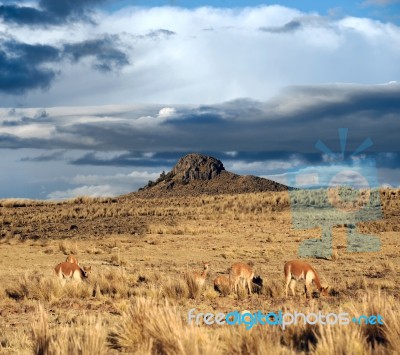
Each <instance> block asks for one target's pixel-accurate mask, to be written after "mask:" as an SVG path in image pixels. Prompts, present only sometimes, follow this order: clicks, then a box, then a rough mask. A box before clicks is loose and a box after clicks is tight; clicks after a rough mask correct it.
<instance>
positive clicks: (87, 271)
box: [81, 266, 92, 278]
mask: <svg viewBox="0 0 400 355" xmlns="http://www.w3.org/2000/svg"><path fill="white" fill-rule="evenodd" d="M81 270H82V276H83V277H84V278H88V277H89V274H90V272H91V271H92V267H91V266H89V267H83V266H82V267H81Z"/></svg>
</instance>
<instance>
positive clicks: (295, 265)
mask: <svg viewBox="0 0 400 355" xmlns="http://www.w3.org/2000/svg"><path fill="white" fill-rule="evenodd" d="M284 272H285V281H286V290H285V294H286V297H287V293H288V287H289V285H290V289H291V290H292V294H293V296H294V295H295V290H294V289H295V286H296V281H297V280H305V285H304V291H305V294H306V297H307V298H308V291H309V288H310V285H311V283H314V284H315V286H316V287H317V289H318V291H319V292H320V293H321V294H322V295H324V296H326V295H327V294H328V288H329V286H326V287H324V286H322V285H321V281H320V279H319V276H318V274H317V272H316V271H315V269H314V268H313V267H312V266H311V265H310V264H309V263H306V262H305V261H301V260H292V261H288V262H287V263H286V264H285V266H284Z"/></svg>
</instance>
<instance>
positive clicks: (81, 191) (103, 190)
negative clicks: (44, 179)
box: [47, 185, 123, 200]
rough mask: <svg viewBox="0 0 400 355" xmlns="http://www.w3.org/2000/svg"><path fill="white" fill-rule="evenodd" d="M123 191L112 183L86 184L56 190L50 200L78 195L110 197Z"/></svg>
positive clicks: (49, 195)
mask: <svg viewBox="0 0 400 355" xmlns="http://www.w3.org/2000/svg"><path fill="white" fill-rule="evenodd" d="M121 193H123V191H120V190H119V189H118V187H115V186H110V185H84V186H80V187H76V188H74V189H68V190H65V191H61V190H60V191H54V192H52V193H50V194H48V196H47V197H48V199H50V200H65V199H69V198H73V197H77V196H89V197H110V196H117V195H120V194H121Z"/></svg>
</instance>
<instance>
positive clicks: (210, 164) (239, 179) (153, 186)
mask: <svg viewBox="0 0 400 355" xmlns="http://www.w3.org/2000/svg"><path fill="white" fill-rule="evenodd" d="M287 189H288V187H287V186H285V185H282V184H279V183H277V182H275V181H272V180H268V179H264V178H260V177H257V176H253V175H237V174H234V173H231V172H228V171H226V170H225V168H224V165H223V164H222V162H221V161H220V160H218V159H215V158H213V157H209V156H206V155H202V154H196V153H193V154H188V155H186V156H184V157H182V158H181V159H179V161H178V163H177V164H176V165H175V167H174V168H173V169H172V170H171V171H170V172H169V173H167V174H165V173H162V174H161V175H160V177H159V178H158V179H157V180H156V181H155V182H149V183H148V184H147V185H146V186H145V187H143V188H141V189H139V191H138V192H135V193H133V194H134V195H135V196H138V197H169V196H185V195H187V196H197V195H202V194H223V193H229V194H236V193H246V192H261V191H285V190H287Z"/></svg>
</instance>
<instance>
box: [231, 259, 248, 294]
mask: <svg viewBox="0 0 400 355" xmlns="http://www.w3.org/2000/svg"><path fill="white" fill-rule="evenodd" d="M229 277H230V279H231V284H232V286H233V290H234V291H235V292H236V293H237V292H238V288H239V282H240V281H241V280H243V281H244V286H246V285H247V290H248V291H249V294H250V295H251V287H252V285H251V282H252V280H253V277H254V269H253V267H252V266H250V265H247V264H244V263H234V264H233V265H232V266H231V268H230V270H229Z"/></svg>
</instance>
